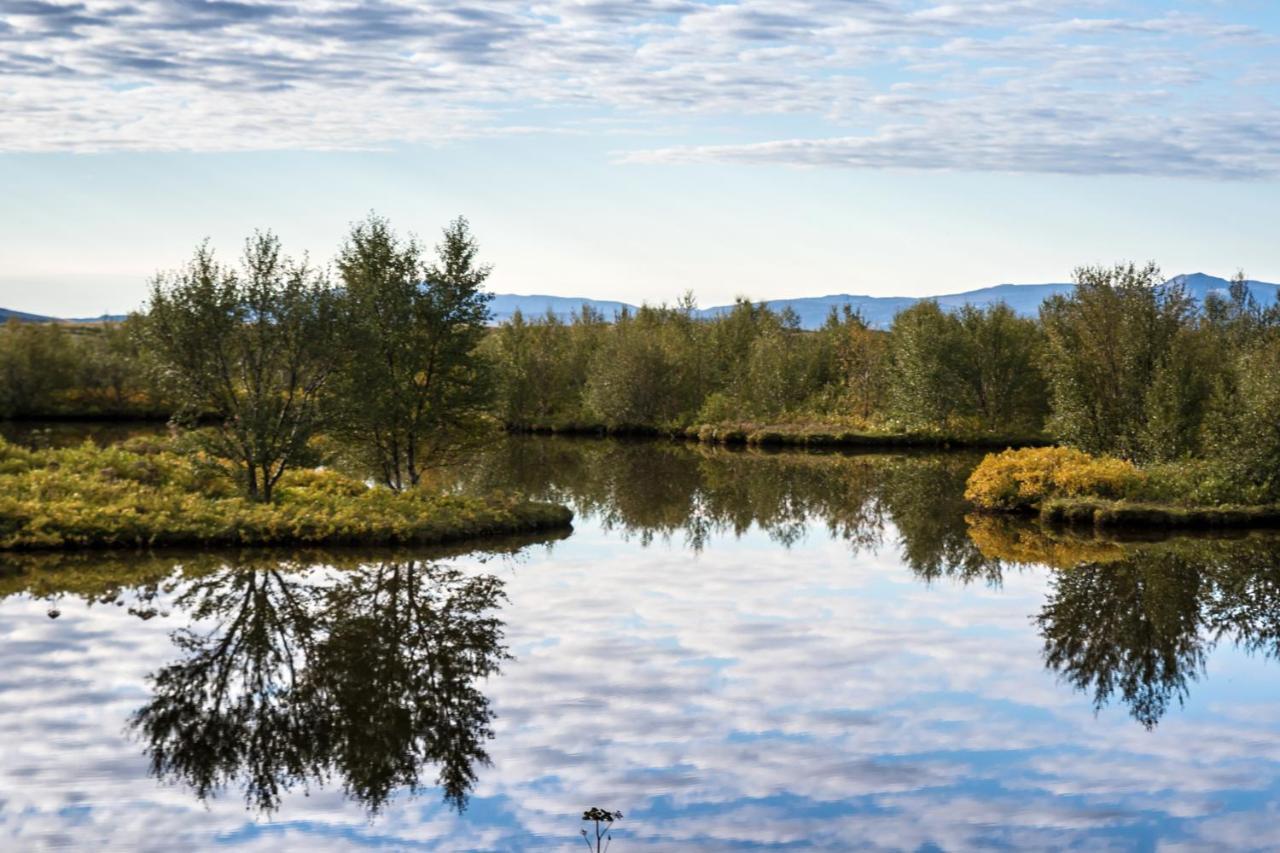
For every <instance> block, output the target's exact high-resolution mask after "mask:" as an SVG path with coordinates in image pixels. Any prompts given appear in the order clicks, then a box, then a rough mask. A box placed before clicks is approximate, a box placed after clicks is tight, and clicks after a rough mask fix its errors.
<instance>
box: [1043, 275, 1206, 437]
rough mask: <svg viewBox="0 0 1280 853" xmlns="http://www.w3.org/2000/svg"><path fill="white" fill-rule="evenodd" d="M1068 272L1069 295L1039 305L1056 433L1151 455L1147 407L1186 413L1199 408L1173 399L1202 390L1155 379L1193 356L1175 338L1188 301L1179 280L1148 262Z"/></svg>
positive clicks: (1190, 311)
mask: <svg viewBox="0 0 1280 853" xmlns="http://www.w3.org/2000/svg"><path fill="white" fill-rule="evenodd" d="M1075 279H1076V289H1075V292H1074V293H1073V294H1071V295H1070V296H1063V295H1059V296H1055V297H1053V298H1051V299H1049V300H1047V301H1046V302H1045V303H1044V305H1043V306H1042V307H1041V309H1040V318H1041V322H1042V323H1043V325H1044V331H1045V336H1046V341H1047V346H1046V353H1045V361H1044V364H1045V373H1046V374H1047V375H1048V377H1049V382H1050V387H1051V390H1052V402H1053V416H1052V422H1053V427H1054V431H1055V432H1056V433H1057V435H1058V436H1059V437H1060V438H1062V439H1064V440H1066V441H1067V442H1069V443H1071V444H1074V445H1076V446H1078V447H1080V448H1082V449H1084V450H1087V451H1089V452H1092V453H1099V452H1102V453H1116V454H1119V455H1121V456H1125V457H1128V458H1148V457H1149V456H1151V455H1153V450H1155V448H1154V447H1153V445H1152V442H1151V439H1150V438H1149V437H1148V436H1149V435H1150V434H1151V433H1150V432H1149V430H1148V429H1147V427H1148V418H1149V416H1150V415H1151V413H1152V412H1153V411H1159V412H1160V413H1162V417H1175V416H1181V417H1187V418H1196V417H1199V416H1200V415H1201V414H1202V411H1203V407H1201V406H1197V405H1191V404H1187V403H1186V402H1185V401H1184V400H1181V399H1176V398H1177V397H1178V396H1179V395H1182V394H1191V395H1199V394H1202V393H1203V389H1201V388H1199V387H1195V386H1193V387H1187V386H1184V385H1181V384H1179V383H1177V382H1173V381H1166V380H1162V375H1176V374H1177V373H1178V372H1179V371H1182V370H1184V365H1183V358H1184V357H1190V353H1191V348H1187V347H1181V346H1180V345H1179V344H1178V339H1179V337H1180V336H1181V335H1182V334H1183V333H1184V332H1185V330H1186V328H1187V327H1188V325H1189V324H1190V322H1191V319H1192V317H1193V315H1194V306H1193V303H1192V301H1191V298H1190V297H1189V296H1188V295H1187V293H1186V290H1185V289H1184V288H1183V287H1182V286H1181V285H1179V284H1177V283H1173V282H1171V283H1161V280H1160V270H1159V268H1158V267H1156V265H1155V264H1147V265H1146V266H1144V267H1138V266H1136V265H1134V264H1122V265H1119V266H1115V267H1111V268H1107V267H1082V268H1080V269H1078V270H1076V275H1075ZM1153 389H1155V390H1154V391H1153ZM1153 394H1155V395H1159V399H1158V400H1157V399H1155V398H1154V397H1153ZM1195 429H1196V428H1195V425H1194V424H1176V425H1170V424H1165V425H1163V426H1162V427H1161V428H1160V429H1159V430H1157V431H1156V433H1157V434H1159V435H1170V434H1177V435H1181V436H1186V435H1189V434H1193V433H1194V432H1195ZM1157 455H1158V454H1157Z"/></svg>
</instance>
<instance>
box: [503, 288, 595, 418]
mask: <svg viewBox="0 0 1280 853" xmlns="http://www.w3.org/2000/svg"><path fill="white" fill-rule="evenodd" d="M606 328H608V327H607V326H606V325H605V322H604V318H603V317H601V316H600V315H599V314H598V313H596V312H594V311H593V310H592V309H591V308H590V307H588V306H583V308H582V310H581V311H580V312H579V313H577V314H575V316H574V317H573V319H572V321H571V322H570V323H564V322H562V321H561V320H560V319H558V318H557V317H556V315H555V314H552V313H548V314H547V315H546V316H545V317H542V318H538V319H535V320H534V321H532V322H530V321H528V320H526V319H525V317H524V315H523V314H521V313H520V312H519V311H517V312H516V313H515V314H514V316H512V318H511V321H510V322H508V323H504V324H502V326H500V327H499V328H497V329H495V330H494V331H493V332H492V333H490V334H489V335H488V336H486V338H485V339H484V342H483V343H482V345H481V347H482V351H483V352H484V354H485V355H486V356H487V357H488V358H489V359H490V361H491V362H492V363H493V364H494V366H495V369H496V373H497V377H498V390H497V402H496V406H495V408H496V411H497V414H498V416H499V417H500V418H501V419H502V421H503V423H505V424H507V425H509V426H513V427H517V428H531V427H536V426H550V425H566V424H576V423H585V422H587V421H588V420H589V417H588V415H587V413H586V411H585V408H584V403H583V395H584V393H585V390H586V384H587V375H588V372H589V370H590V365H591V361H592V359H593V358H594V356H595V354H596V351H597V350H598V349H599V347H600V342H601V340H602V339H603V337H604V335H605V334H606V331H605V330H606Z"/></svg>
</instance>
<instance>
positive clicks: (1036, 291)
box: [490, 273, 1280, 329]
mask: <svg viewBox="0 0 1280 853" xmlns="http://www.w3.org/2000/svg"><path fill="white" fill-rule="evenodd" d="M1170 281H1171V282H1174V281H1177V282H1181V283H1182V285H1183V286H1184V287H1186V289H1187V292H1188V293H1190V294H1191V296H1192V297H1194V298H1195V300H1196V301H1197V302H1198V303H1203V302H1204V300H1205V298H1206V297H1207V296H1208V295H1209V294H1210V293H1213V292H1220V293H1222V294H1224V295H1225V294H1226V292H1227V288H1228V287H1229V286H1230V284H1231V283H1230V282H1229V281H1227V280H1226V279H1224V278H1218V277H1217V276H1212V275H1206V274H1204V273H1193V274H1191V275H1180V276H1175V277H1174V278H1172V279H1170ZM1248 284H1249V291H1250V292H1251V293H1252V294H1253V297H1254V299H1256V300H1258V302H1259V303H1260V304H1261V305H1263V306H1264V307H1266V306H1269V305H1272V304H1274V303H1275V302H1276V300H1277V298H1278V296H1280V285H1277V284H1268V283H1267V282H1262V281H1250V282H1248ZM1074 288H1075V285H1073V284H997V285H995V286H993V287H983V288H980V289H979V290H968V291H965V292H964V293H949V294H945V295H942V296H928V297H916V296H859V295H856V294H851V293H836V294H832V295H831V296H806V297H801V298H798V299H777V300H772V301H769V303H768V305H769V307H771V308H773V309H775V310H777V311H782V310H784V309H786V308H790V309H791V310H793V311H795V312H796V314H797V316H799V318H800V325H801V326H802V327H803V328H806V329H816V328H818V327H819V326H821V325H822V323H823V321H825V320H826V319H827V315H828V314H830V313H831V309H832V308H836V309H841V308H843V306H845V305H848V306H850V307H851V308H853V309H854V310H856V311H860V312H861V313H862V316H863V318H864V319H865V320H866V321H867V322H868V323H870V324H871V325H872V326H874V327H877V328H882V329H884V328H888V327H889V324H890V323H892V322H893V318H894V317H896V316H897V314H898V312H899V311H901V310H903V309H904V308H910V307H911V306H912V305H914V304H916V303H917V302H920V301H921V300H922V299H932V300H934V301H935V302H937V303H938V304H939V305H940V306H942V307H943V308H948V309H952V310H954V309H958V308H961V307H963V306H965V305H974V306H977V307H982V306H986V305H994V304H995V303H997V302H1003V303H1005V304H1006V305H1008V306H1009V307H1010V308H1012V309H1013V310H1014V311H1016V312H1018V313H1019V314H1021V315H1023V316H1027V317H1030V316H1034V315H1035V314H1036V313H1038V312H1039V310H1040V303H1042V302H1044V301H1045V300H1046V299H1048V298H1049V297H1050V296H1053V295H1055V294H1058V293H1070V292H1071V291H1072V290H1073V289H1074ZM583 305H589V306H591V307H592V308H594V309H595V310H597V311H599V312H600V313H601V314H603V315H604V316H605V317H606V318H608V319H612V318H613V316H614V315H615V314H617V313H618V312H620V311H621V310H622V309H623V308H628V309H630V310H632V311H634V310H635V308H636V306H634V305H628V304H627V303H624V302H613V301H605V300H599V299H588V298H585V297H583V298H580V299H575V298H572V297H566V296H516V295H513V294H507V293H504V294H499V295H497V296H495V297H494V298H493V302H492V303H491V304H490V308H491V310H492V311H493V315H494V321H495V322H497V323H502V322H505V321H507V320H510V319H511V315H512V314H514V313H515V312H516V311H517V310H519V311H520V312H521V313H522V314H523V315H524V316H525V317H526V318H533V317H541V316H545V315H546V313H547V312H548V311H550V312H551V313H553V314H555V315H556V316H558V317H560V318H561V319H568V317H569V315H570V314H572V313H573V312H574V311H577V310H578V309H580V308H581V307H582V306H583ZM732 307H733V306H731V305H717V306H715V307H712V308H703V309H700V310H699V311H697V312H696V313H697V315H698V316H701V317H714V316H716V315H719V314H722V313H724V312H725V311H728V310H730V309H732Z"/></svg>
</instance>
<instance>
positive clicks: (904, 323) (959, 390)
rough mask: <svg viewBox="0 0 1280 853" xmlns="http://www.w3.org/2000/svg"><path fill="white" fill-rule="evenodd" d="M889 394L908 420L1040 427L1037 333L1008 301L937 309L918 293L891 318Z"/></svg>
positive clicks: (923, 424) (932, 425) (931, 424)
mask: <svg viewBox="0 0 1280 853" xmlns="http://www.w3.org/2000/svg"><path fill="white" fill-rule="evenodd" d="M890 339H891V355H892V362H891V368H890V369H891V371H892V374H891V375H892V380H891V383H890V397H891V400H892V406H893V411H894V413H895V415H896V416H897V418H898V419H899V420H900V421H901V422H902V423H904V424H906V425H907V426H910V427H917V428H929V429H938V430H943V429H947V428H949V427H953V426H955V425H957V424H960V425H964V424H971V425H976V426H977V427H978V428H979V429H982V430H988V431H990V430H996V429H1003V430H1009V429H1011V428H1012V429H1024V430H1026V431H1028V432H1032V431H1035V430H1038V429H1039V428H1040V426H1041V424H1042V423H1043V420H1044V412H1045V397H1044V391H1043V385H1044V382H1043V379H1042V378H1041V376H1040V373H1039V370H1038V367H1037V357H1038V352H1039V348H1040V335H1039V331H1038V329H1037V328H1036V324H1035V323H1034V322H1033V321H1030V320H1026V319H1023V318H1020V317H1018V316H1017V315H1016V314H1014V312H1013V310H1012V309H1010V308H1009V307H1008V306H1007V305H1004V304H997V305H993V306H991V307H989V308H975V307H973V306H965V307H964V308H962V309H961V310H960V311H959V312H955V313H951V312H946V311H943V310H942V309H941V308H940V307H939V306H938V304H937V303H936V302H932V301H928V300H926V301H924V302H920V303H918V304H916V305H913V306H912V307H911V308H908V309H907V310H905V311H902V312H901V313H899V314H898V316H897V317H896V318H895V319H894V322H893V328H892V331H891V336H890Z"/></svg>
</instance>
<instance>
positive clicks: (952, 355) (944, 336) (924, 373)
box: [889, 300, 963, 429]
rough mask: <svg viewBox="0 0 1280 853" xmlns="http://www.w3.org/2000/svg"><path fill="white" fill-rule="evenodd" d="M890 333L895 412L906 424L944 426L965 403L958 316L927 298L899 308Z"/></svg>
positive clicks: (891, 385) (892, 392) (892, 396)
mask: <svg viewBox="0 0 1280 853" xmlns="http://www.w3.org/2000/svg"><path fill="white" fill-rule="evenodd" d="M889 334H890V342H891V343H890V353H891V364H892V367H891V371H892V379H891V382H890V394H891V399H892V407H893V411H894V414H895V415H896V416H897V417H898V418H899V419H900V420H901V421H902V422H903V423H905V424H907V425H908V426H913V427H933V428H938V429H941V428H943V427H945V426H946V425H947V424H948V422H949V420H950V419H951V417H952V415H954V414H955V413H956V410H957V409H960V408H962V407H963V400H962V397H961V392H960V389H961V386H962V377H961V374H960V372H959V370H958V369H957V368H958V364H957V359H956V356H957V354H958V353H959V351H960V349H961V342H960V325H959V323H958V321H957V320H956V318H955V317H954V316H952V315H951V314H948V313H946V312H945V311H943V310H942V309H941V308H940V307H938V303H937V302H934V301H933V300H924V301H922V302H918V303H916V304H915V305H913V306H911V307H910V308H908V309H906V310H905V311H901V312H899V313H898V315H897V316H896V317H894V319H893V326H892V327H891V329H890V333H889Z"/></svg>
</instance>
